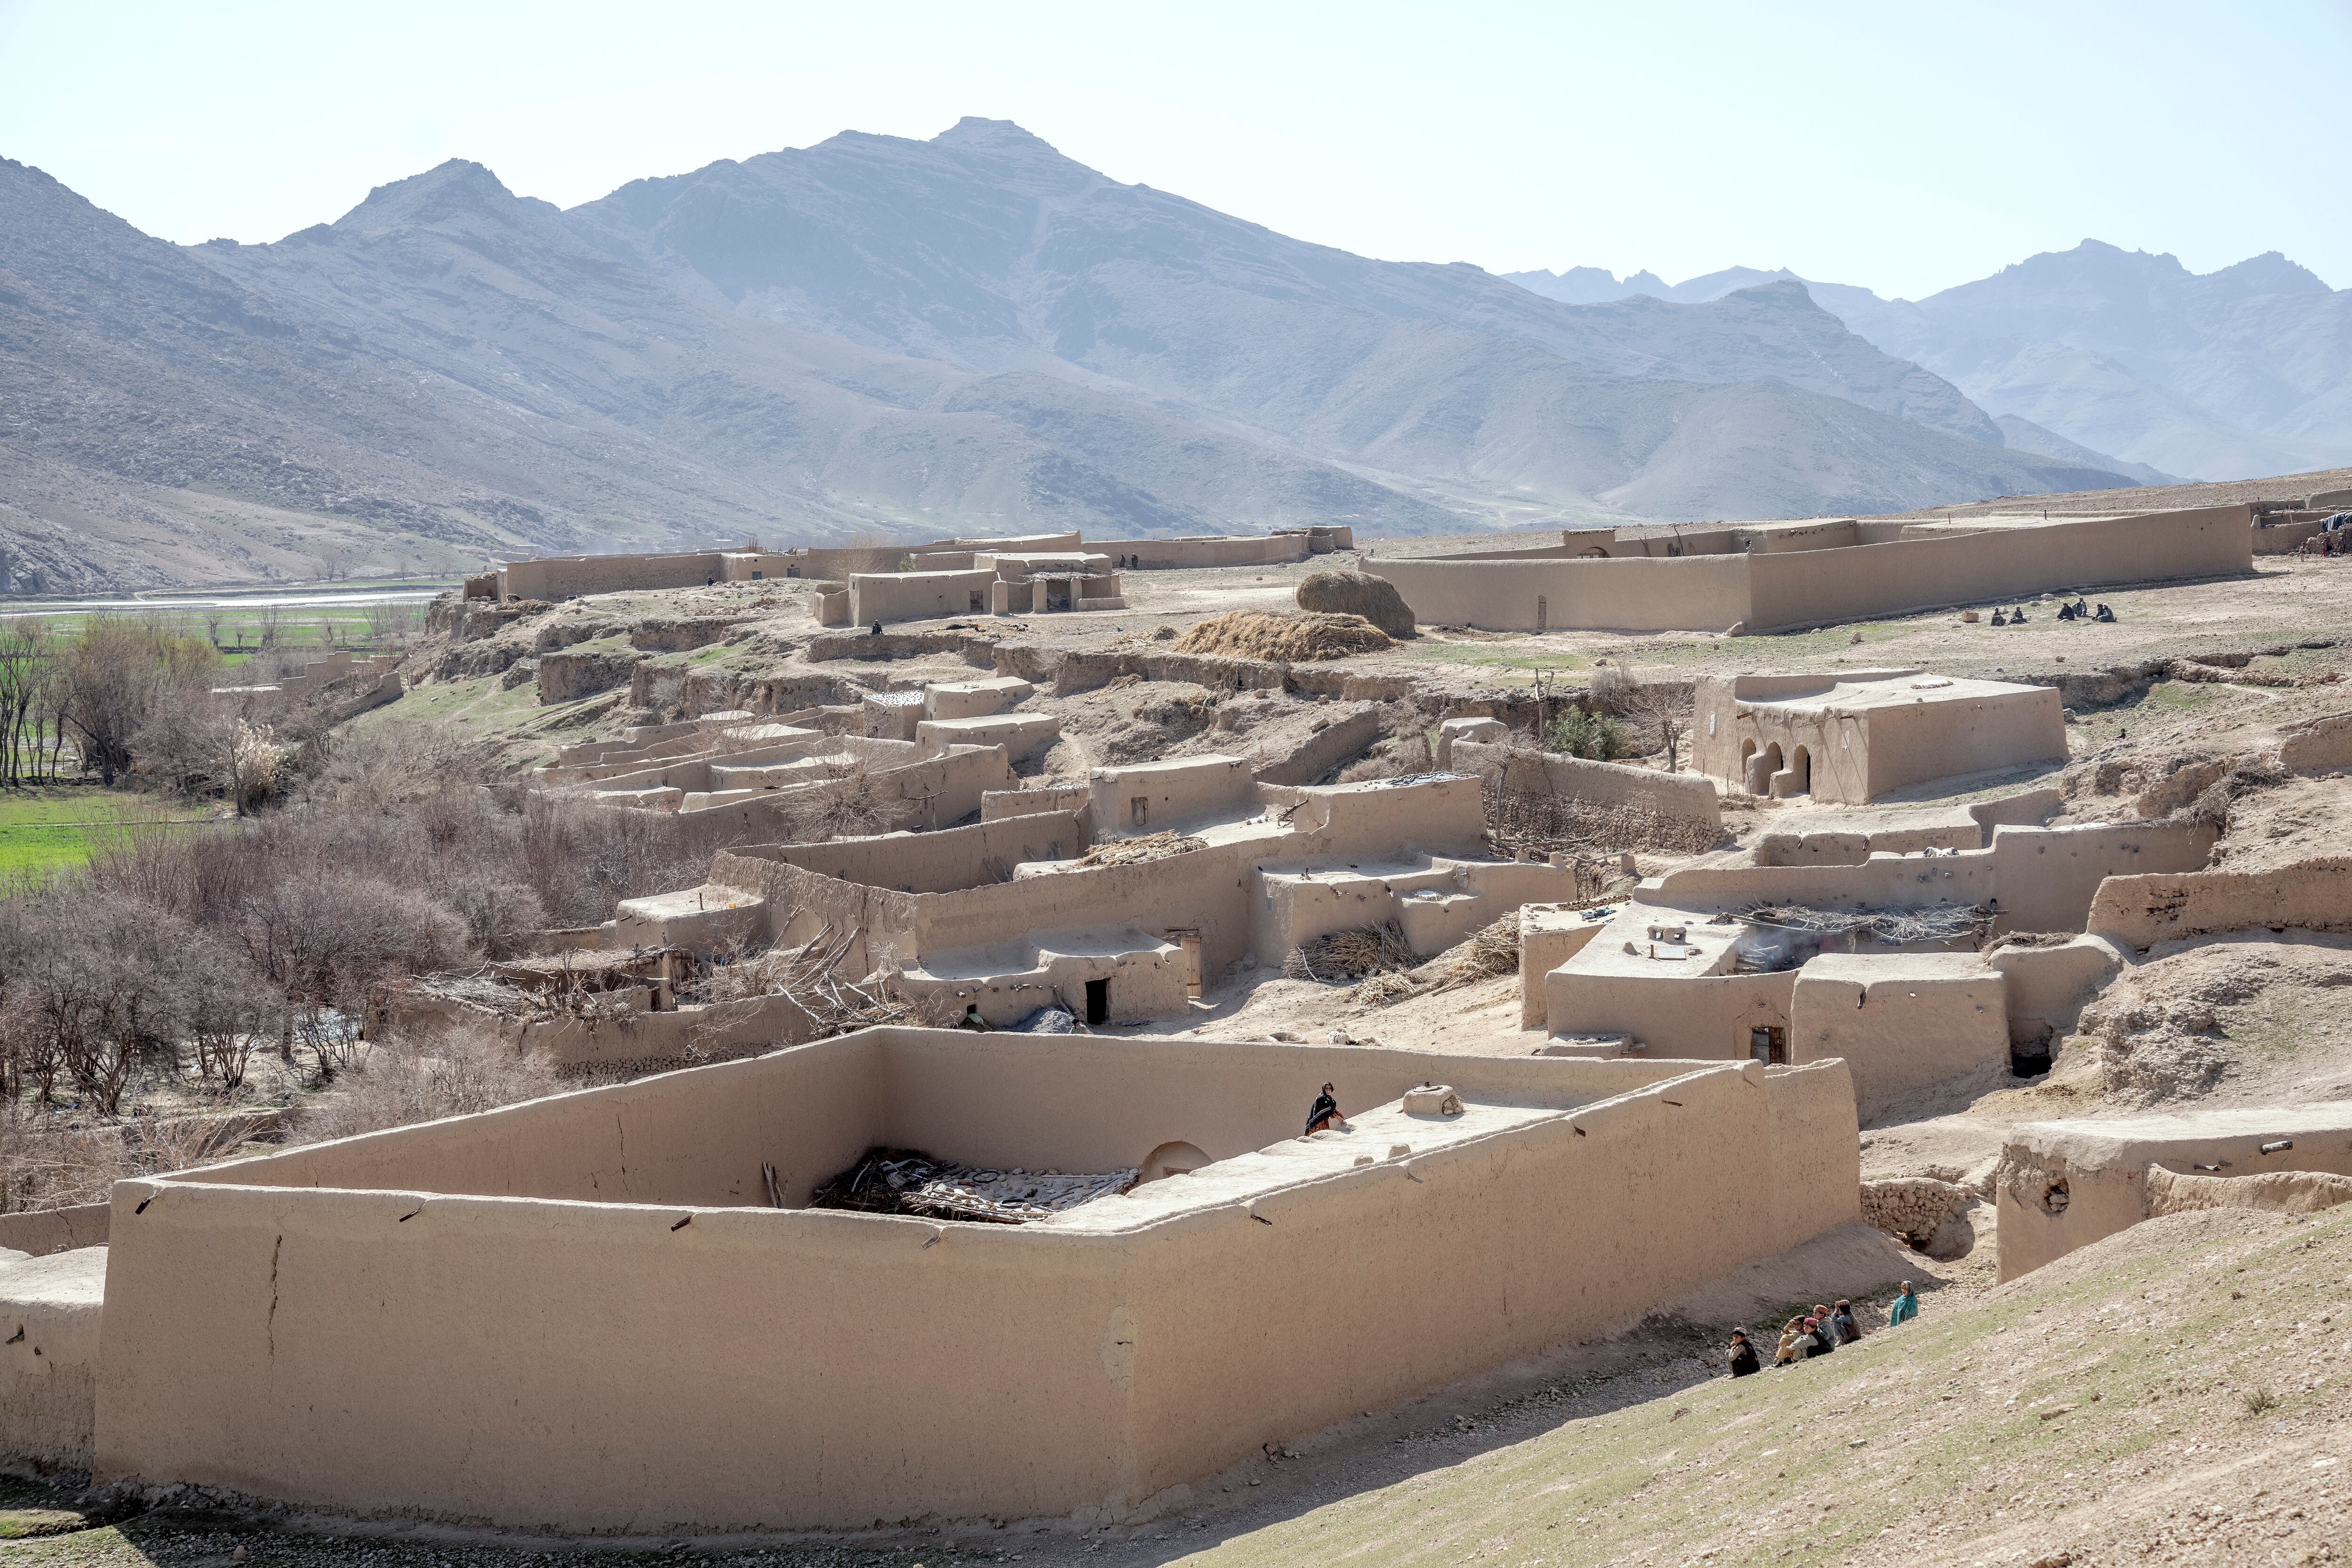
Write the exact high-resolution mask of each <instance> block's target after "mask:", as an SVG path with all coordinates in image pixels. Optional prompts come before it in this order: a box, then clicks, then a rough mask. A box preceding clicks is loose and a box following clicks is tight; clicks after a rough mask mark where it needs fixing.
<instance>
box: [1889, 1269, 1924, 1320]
mask: <svg viewBox="0 0 2352 1568" xmlns="http://www.w3.org/2000/svg"><path fill="white" fill-rule="evenodd" d="M1918 1315H1919V1297H1918V1294H1917V1292H1916V1291H1913V1290H1912V1289H1911V1281H1908V1280H1906V1281H1903V1291H1902V1293H1901V1294H1899V1295H1897V1296H1896V1297H1895V1304H1894V1305H1893V1306H1890V1307H1888V1308H1887V1309H1886V1326H1887V1327H1888V1328H1893V1327H1894V1326H1895V1324H1897V1323H1907V1322H1910V1321H1911V1320H1912V1319H1913V1318H1916V1317H1917V1316H1918Z"/></svg>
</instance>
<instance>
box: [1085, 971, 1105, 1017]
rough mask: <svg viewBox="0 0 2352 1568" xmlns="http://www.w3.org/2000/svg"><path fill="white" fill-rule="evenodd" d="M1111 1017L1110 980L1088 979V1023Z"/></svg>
mask: <svg viewBox="0 0 2352 1568" xmlns="http://www.w3.org/2000/svg"><path fill="white" fill-rule="evenodd" d="M1109 1017H1110V982H1109V981H1108V980H1088V981H1087V1022H1088V1023H1101V1022H1103V1021H1105V1020H1106V1019H1108V1018H1109Z"/></svg>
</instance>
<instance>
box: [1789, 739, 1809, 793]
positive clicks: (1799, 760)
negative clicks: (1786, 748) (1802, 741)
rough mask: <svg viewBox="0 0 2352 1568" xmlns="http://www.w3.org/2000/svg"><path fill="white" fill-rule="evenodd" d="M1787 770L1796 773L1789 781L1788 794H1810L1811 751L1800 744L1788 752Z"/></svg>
mask: <svg viewBox="0 0 2352 1568" xmlns="http://www.w3.org/2000/svg"><path fill="white" fill-rule="evenodd" d="M1789 771H1790V772H1791V773H1793V774H1795V775H1796V777H1795V778H1793V779H1790V781H1789V793H1790V794H1791V795H1810V794H1811V793H1812V792H1813V758H1812V753H1811V752H1809V751H1807V750H1806V749H1805V748H1804V747H1801V746H1800V747H1797V748H1796V749H1795V750H1794V751H1791V752H1790V753H1789Z"/></svg>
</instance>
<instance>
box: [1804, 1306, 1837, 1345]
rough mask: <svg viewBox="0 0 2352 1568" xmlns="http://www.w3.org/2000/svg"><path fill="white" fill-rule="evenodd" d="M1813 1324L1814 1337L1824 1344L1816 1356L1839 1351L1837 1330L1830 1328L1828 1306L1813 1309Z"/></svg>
mask: <svg viewBox="0 0 2352 1568" xmlns="http://www.w3.org/2000/svg"><path fill="white" fill-rule="evenodd" d="M1811 1322H1812V1325H1813V1336H1814V1337H1815V1338H1816V1339H1818V1340H1820V1341H1821V1343H1822V1348H1821V1349H1820V1350H1818V1351H1816V1352H1814V1354H1816V1355H1827V1354H1829V1353H1830V1352H1832V1351H1833V1350H1835V1349H1837V1347H1838V1337H1837V1330H1835V1329H1833V1328H1832V1327H1830V1310H1829V1308H1828V1307H1827V1306H1826V1305H1816V1306H1815V1307H1814V1308H1813V1315H1812V1318H1811Z"/></svg>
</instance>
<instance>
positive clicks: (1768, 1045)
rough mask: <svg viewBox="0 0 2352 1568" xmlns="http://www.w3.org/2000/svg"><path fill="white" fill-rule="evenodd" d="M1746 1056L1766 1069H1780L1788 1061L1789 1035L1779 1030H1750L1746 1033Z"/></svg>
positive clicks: (1785, 1031) (1786, 1031)
mask: <svg viewBox="0 0 2352 1568" xmlns="http://www.w3.org/2000/svg"><path fill="white" fill-rule="evenodd" d="M1748 1055H1749V1056H1751V1057H1753V1058H1754V1059H1755V1060H1757V1061H1760V1062H1763V1063H1764V1064H1765V1065H1766V1066H1768V1067H1782V1066H1786V1065H1787V1064H1788V1061H1789V1033H1788V1030H1779V1029H1751V1030H1748Z"/></svg>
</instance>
